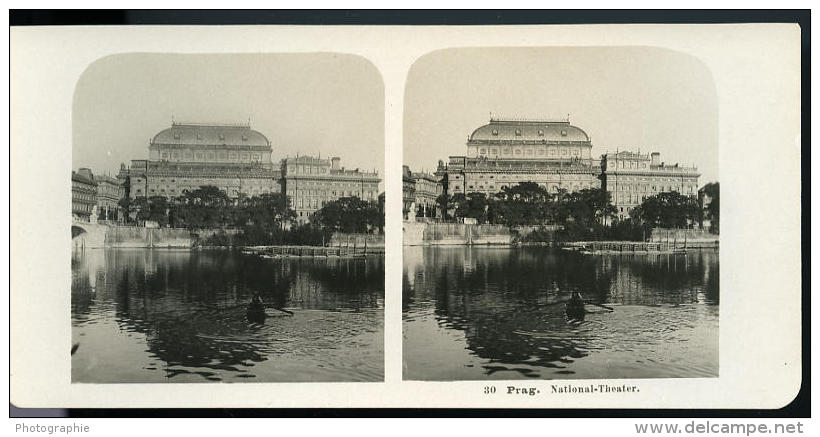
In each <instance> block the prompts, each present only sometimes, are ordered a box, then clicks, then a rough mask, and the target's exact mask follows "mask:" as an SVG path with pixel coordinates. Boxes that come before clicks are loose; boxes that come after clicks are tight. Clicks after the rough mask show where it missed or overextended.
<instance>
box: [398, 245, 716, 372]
mask: <svg viewBox="0 0 820 437" xmlns="http://www.w3.org/2000/svg"><path fill="white" fill-rule="evenodd" d="M718 267H719V263H718V252H716V251H704V252H689V253H685V254H683V253H681V254H654V255H584V254H580V253H576V252H569V251H564V250H560V249H554V248H546V247H523V248H494V247H463V246H460V247H405V249H404V277H403V283H404V286H403V336H404V347H403V360H404V379H409V380H445V381H446V380H481V379H523V378H541V379H595V378H675V377H681V378H684V377H687V378H688V377H696V378H700V377H717V376H718V315H719V300H720V299H719V275H718ZM574 291H579V292H580V293H581V294H582V295H583V297H584V299H585V300H586V301H587V302H589V303H588V304H587V305H586V310H587V314H586V315H584V316H583V318H582V320H580V319H578V318H571V317H567V314H566V305H565V304H564V302H565V301H566V300H567V299H568V298H569V297H570V296H571V293H572V292H574ZM595 304H598V305H604V306H605V307H608V308H609V309H607V308H604V307H600V306H597V305H595Z"/></svg>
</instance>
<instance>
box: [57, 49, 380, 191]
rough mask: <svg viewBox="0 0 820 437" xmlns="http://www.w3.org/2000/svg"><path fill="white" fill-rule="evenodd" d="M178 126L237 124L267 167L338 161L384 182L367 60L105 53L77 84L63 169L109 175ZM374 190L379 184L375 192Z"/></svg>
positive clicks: (376, 100)
mask: <svg viewBox="0 0 820 437" xmlns="http://www.w3.org/2000/svg"><path fill="white" fill-rule="evenodd" d="M172 116H173V118H174V120H176V121H177V122H206V123H219V122H227V123H246V122H247V121H248V119H250V125H251V128H252V129H255V130H257V131H259V132H261V133H262V134H264V135H265V136H266V137H267V138H268V140H270V142H271V146H272V148H273V157H272V160H273V162H274V163H278V162H279V160H280V159H281V158H284V157H286V156H295V155H296V154H297V153H298V154H300V155H305V154H309V155H314V156H318V155H321V156H322V157H330V156H339V157H341V158H342V160H341V165H342V166H344V167H346V168H349V169H352V168H357V167H358V168H362V169H367V170H373V169H375V170H377V171H378V172H379V174H380V175H381V177H382V178H384V85H383V82H382V78H381V74H380V73H379V71H378V70H377V69H376V68H375V67H374V66H373V65H372V64H371V63H370V62H369V61H367V60H366V59H364V58H361V57H357V56H352V55H344V54H335V53H311V54H227V55H223V54H150V53H135V54H122V55H113V56H109V57H104V58H101V59H99V60H97V61H95V62H94V63H92V64H91V65H90V66H89V67H88V69H87V70H86V71H85V72H84V73H83V75H82V76H81V77H80V79H79V81H78V83H77V86H76V89H75V93H74V104H73V113H72V122H73V154H72V167H73V169H75V170H76V169H77V168H80V167H89V168H91V169H92V171H94V172H95V173H106V172H107V173H109V174H112V175H115V174H116V173H117V172H118V171H119V167H120V163H125V164H126V165H129V164H130V161H131V160H132V159H147V158H148V144H149V140H150V139H151V138H152V137H153V136H154V135H156V134H157V133H159V132H160V131H161V130H163V129H165V128H168V127H170V126H171V119H172ZM382 186H383V185H382Z"/></svg>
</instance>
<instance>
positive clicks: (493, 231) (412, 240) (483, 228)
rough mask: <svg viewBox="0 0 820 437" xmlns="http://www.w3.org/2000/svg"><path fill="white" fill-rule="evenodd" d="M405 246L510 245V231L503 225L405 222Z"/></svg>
mask: <svg viewBox="0 0 820 437" xmlns="http://www.w3.org/2000/svg"><path fill="white" fill-rule="evenodd" d="M403 230H404V245H405V246H439V245H442V246H443V245H470V244H475V245H480V244H511V243H512V235H511V234H510V230H509V229H508V228H507V227H506V226H503V225H465V224H463V223H413V222H405V223H404V226H403Z"/></svg>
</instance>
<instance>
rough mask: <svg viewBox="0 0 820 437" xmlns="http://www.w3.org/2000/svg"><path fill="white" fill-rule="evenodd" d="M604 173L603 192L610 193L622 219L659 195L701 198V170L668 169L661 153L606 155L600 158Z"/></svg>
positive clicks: (602, 177) (687, 168) (677, 167)
mask: <svg viewBox="0 0 820 437" xmlns="http://www.w3.org/2000/svg"><path fill="white" fill-rule="evenodd" d="M601 170H602V172H601V182H602V188H603V189H604V190H606V191H609V193H610V195H611V199H612V205H614V206H615V209H616V211H617V213H616V214H617V216H618V218H620V219H623V218H626V217H629V213H630V211H632V209H633V208H635V207H636V206H638V205H640V204H641V203H642V202H643V201H644V200H646V198H647V197H651V196H653V195H655V194H658V193H662V192H671V191H677V192H679V193H681V194H684V195H686V196H693V197H694V196H697V195H698V177H700V173H698V169H697V168H696V167H694V166H692V167H684V166H680V165H678V164H674V165H667V164H665V163H664V162H661V160H660V153H658V152H652V153H648V154H641V153H635V152H616V153H607V154H604V155H602V156H601Z"/></svg>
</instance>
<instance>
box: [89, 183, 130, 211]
mask: <svg viewBox="0 0 820 437" xmlns="http://www.w3.org/2000/svg"><path fill="white" fill-rule="evenodd" d="M94 181H95V182H97V216H98V218H99V219H100V220H108V221H118V220H119V218H120V215H119V208H120V207H119V202H120V199H122V197H123V196H124V195H125V189H124V187H123V186H122V181H120V180H119V179H117V178H114V177H111V176H108V175H96V176H94Z"/></svg>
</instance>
